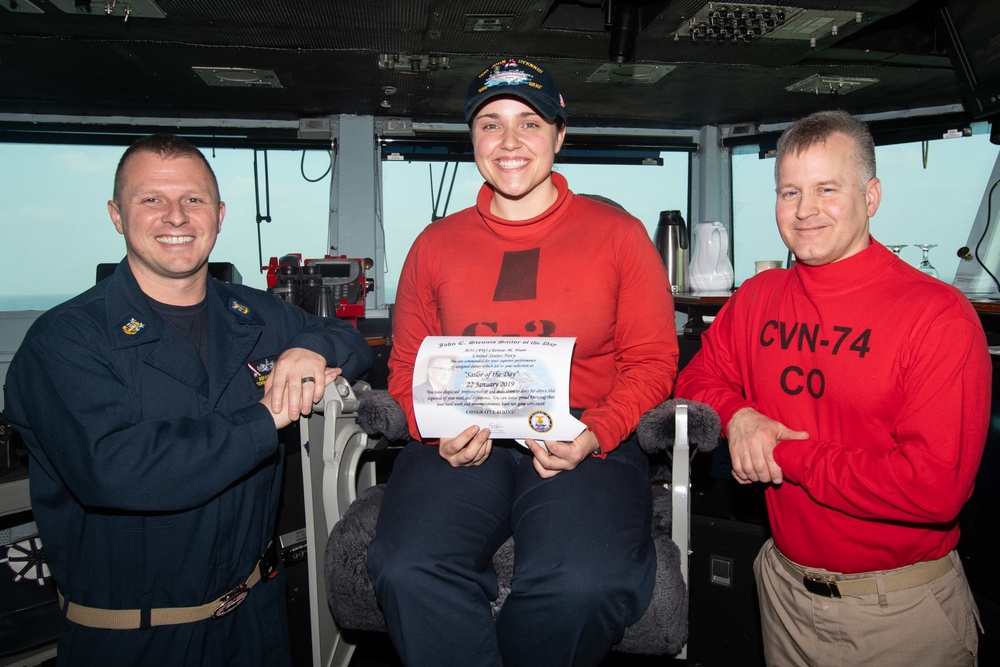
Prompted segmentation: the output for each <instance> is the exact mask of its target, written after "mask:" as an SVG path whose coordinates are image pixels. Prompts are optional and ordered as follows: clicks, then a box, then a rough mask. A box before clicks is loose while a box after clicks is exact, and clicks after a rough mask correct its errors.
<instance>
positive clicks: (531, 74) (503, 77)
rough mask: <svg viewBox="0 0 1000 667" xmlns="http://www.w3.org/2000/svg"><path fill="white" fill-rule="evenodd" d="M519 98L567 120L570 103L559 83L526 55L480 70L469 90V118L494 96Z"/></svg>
mask: <svg viewBox="0 0 1000 667" xmlns="http://www.w3.org/2000/svg"><path fill="white" fill-rule="evenodd" d="M506 95H509V96H511V97H517V98H519V99H521V100H522V101H523V102H525V103H526V104H528V105H529V106H531V107H532V108H534V109H535V111H537V112H538V113H539V114H541V115H542V116H544V117H545V118H548V119H549V120H555V119H556V118H560V119H562V121H563V122H564V123H565V122H566V104H565V102H563V98H562V95H560V94H559V91H558V90H557V89H556V82H555V81H554V80H553V79H552V75H551V74H549V73H548V72H547V71H546V70H545V69H543V68H542V67H540V66H538V65H536V64H535V63H533V62H531V61H529V60H525V59H524V58H504V59H503V60H500V61H497V62H495V63H493V64H492V65H490V66H489V67H487V68H486V69H485V70H483V71H482V72H480V74H479V76H477V77H476V78H475V80H473V81H472V83H470V84H469V88H468V90H467V91H466V93H465V120H466V122H469V121H471V120H472V117H473V116H474V115H475V114H476V112H477V111H478V110H479V107H481V106H482V105H483V104H485V103H486V102H487V101H488V100H490V99H491V98H493V97H498V96H506Z"/></svg>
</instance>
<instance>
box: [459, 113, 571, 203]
mask: <svg viewBox="0 0 1000 667" xmlns="http://www.w3.org/2000/svg"><path fill="white" fill-rule="evenodd" d="M565 136H566V127H565V126H564V125H557V124H556V123H555V122H554V121H550V120H547V119H546V118H544V117H543V116H541V115H540V114H539V113H538V112H537V111H535V110H534V109H533V108H532V107H531V106H529V105H527V104H525V103H524V102H522V101H521V100H519V99H516V98H511V97H498V98H494V99H493V100H490V101H489V102H487V103H486V104H484V105H483V106H482V107H480V108H479V111H478V112H477V113H476V116H475V118H473V119H472V143H473V147H474V150H475V155H476V166H477V167H478V168H479V173H481V174H482V175H483V178H485V179H486V182H487V183H489V184H490V185H491V186H493V190H494V193H495V194H494V197H493V203H492V210H493V213H494V214H495V215H497V216H499V217H501V218H504V219H506V220H528V219H530V218H534V217H535V216H537V215H540V214H541V213H543V212H544V211H545V209H547V208H548V207H549V206H551V205H552V203H553V202H555V200H556V197H557V196H558V192H557V191H556V186H555V185H554V184H553V183H552V163H553V161H554V160H555V156H556V153H558V152H559V149H560V148H562V143H563V138H564V137H565Z"/></svg>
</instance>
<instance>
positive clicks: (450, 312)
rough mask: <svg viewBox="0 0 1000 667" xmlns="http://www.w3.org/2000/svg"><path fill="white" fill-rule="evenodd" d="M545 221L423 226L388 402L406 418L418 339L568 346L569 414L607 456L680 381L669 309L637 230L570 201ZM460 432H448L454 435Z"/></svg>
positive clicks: (480, 214) (602, 208)
mask: <svg viewBox="0 0 1000 667" xmlns="http://www.w3.org/2000/svg"><path fill="white" fill-rule="evenodd" d="M552 181H553V183H554V184H555V185H556V187H557V189H558V192H559V195H558V199H557V200H556V202H555V203H554V204H553V205H552V206H551V207H550V208H549V209H548V210H547V211H545V212H544V213H543V214H542V215H540V216H538V217H537V218H533V219H530V220H518V221H510V220H503V219H500V218H497V217H496V216H494V215H492V214H491V213H490V201H491V200H492V197H493V190H492V189H491V188H490V187H489V186H488V185H483V187H482V189H481V190H480V192H479V197H478V199H477V202H476V206H475V207H473V208H468V209H465V210H463V211H459V212H458V213H455V214H453V215H450V216H448V217H446V218H443V219H441V220H438V221H437V222H434V223H432V224H430V225H429V226H428V227H427V228H426V229H425V230H424V231H423V232H421V234H420V236H418V237H417V239H416V241H414V243H413V247H412V248H411V249H410V253H409V255H408V256H407V258H406V263H405V264H404V265H403V271H402V274H401V275H400V279H399V288H398V291H397V297H396V305H395V311H394V324H393V344H392V352H391V354H390V357H389V369H390V375H389V393H390V394H391V395H392V396H393V398H395V399H396V400H397V401H398V402H399V404H400V405H401V406H402V407H403V410H404V411H405V412H406V415H407V419H408V420H409V425H410V432H411V433H412V434H413V436H414V437H415V438H417V439H420V434H419V431H418V429H417V425H416V421H415V420H414V417H413V403H412V399H411V381H412V377H413V362H414V360H415V358H416V355H417V350H418V348H419V347H420V343H421V341H423V339H424V337H426V336H575V337H576V347H575V348H574V350H573V363H572V367H571V369H570V405H571V406H572V407H574V408H582V409H583V410H584V412H583V416H582V417H581V421H582V422H583V423H585V424H586V425H587V426H588V428H589V429H590V430H591V431H593V432H594V434H595V435H596V436H597V440H598V442H599V443H600V444H601V449H602V450H603V451H604V452H608V451H611V450H612V449H614V448H615V447H617V446H618V445H619V444H620V443H621V441H622V440H624V439H625V438H626V437H628V435H629V434H630V433H631V432H632V431H633V430H634V429H635V427H636V425H637V424H638V422H639V417H640V416H642V414H643V413H644V412H645V411H646V410H648V409H650V408H652V407H655V406H656V405H658V404H660V403H661V402H662V401H664V400H665V399H666V398H667V397H668V396H669V395H670V391H671V389H672V388H673V381H674V377H675V376H676V373H677V335H676V332H675V328H674V308H673V298H672V297H671V295H670V289H669V287H668V284H667V276H666V271H665V270H664V268H663V262H662V261H661V259H660V257H659V255H658V254H657V253H656V250H655V248H654V247H653V244H652V242H651V241H650V239H649V234H648V233H647V232H646V229H645V227H643V226H642V223H640V222H639V221H638V220H636V219H635V218H633V217H632V216H630V215H628V214H627V213H625V212H623V211H620V210H619V209H617V208H614V207H612V206H609V205H607V204H603V203H600V202H597V201H594V200H592V199H588V198H586V197H578V196H575V195H574V194H573V193H572V192H570V191H569V189H568V188H567V185H566V179H565V178H564V177H563V176H562V175H560V174H558V173H553V174H552ZM471 425H472V422H471V421H470V423H469V424H456V429H455V433H456V434H457V433H459V432H460V431H461V430H463V429H465V428H466V427H468V426H471Z"/></svg>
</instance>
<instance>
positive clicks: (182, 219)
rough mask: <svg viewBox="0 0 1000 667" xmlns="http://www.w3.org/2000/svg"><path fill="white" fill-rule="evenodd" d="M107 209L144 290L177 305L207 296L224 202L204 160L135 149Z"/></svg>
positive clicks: (197, 300) (156, 298)
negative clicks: (211, 256)
mask: <svg viewBox="0 0 1000 667" xmlns="http://www.w3.org/2000/svg"><path fill="white" fill-rule="evenodd" d="M108 213H109V214H110V215H111V220H112V221H113V222H114V224H115V229H117V230H118V233H119V234H122V235H123V236H124V237H125V248H126V251H127V255H128V262H129V267H130V268H131V269H132V273H133V274H134V275H135V279H136V282H138V283H139V287H140V288H142V291H143V292H145V293H146V294H147V295H149V296H150V297H151V298H153V299H155V300H157V301H161V302H163V303H170V304H174V305H193V304H196V303H199V302H200V301H201V299H202V298H204V295H205V284H206V275H207V273H208V256H209V254H210V253H211V252H212V248H213V247H214V246H215V240H216V237H217V236H218V234H219V232H220V231H221V229H222V219H223V218H224V217H225V213H226V205H225V204H224V203H222V202H220V201H219V195H218V192H217V190H216V187H215V183H214V179H213V178H212V175H211V173H210V172H209V170H208V168H207V167H206V166H205V165H204V163H203V162H202V161H201V160H198V159H197V158H194V157H187V156H182V157H163V156H161V155H159V154H157V153H154V152H150V151H141V152H137V153H134V154H133V155H131V156H130V157H129V158H128V161H127V163H126V165H125V172H124V178H123V181H122V187H121V188H120V191H119V193H118V194H117V201H109V202H108Z"/></svg>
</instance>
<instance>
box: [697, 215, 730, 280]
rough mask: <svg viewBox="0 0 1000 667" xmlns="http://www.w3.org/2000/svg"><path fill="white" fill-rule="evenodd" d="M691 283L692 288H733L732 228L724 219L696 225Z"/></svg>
mask: <svg viewBox="0 0 1000 667" xmlns="http://www.w3.org/2000/svg"><path fill="white" fill-rule="evenodd" d="M688 285H689V286H690V289H691V291H692V292H718V291H727V290H729V289H731V288H732V286H733V265H732V263H731V262H730V261H729V232H728V231H727V230H726V226H725V225H723V224H722V223H721V222H718V221H707V222H699V223H698V225H697V226H696V227H695V228H694V253H693V255H692V256H691V270H690V271H689V272H688Z"/></svg>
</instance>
